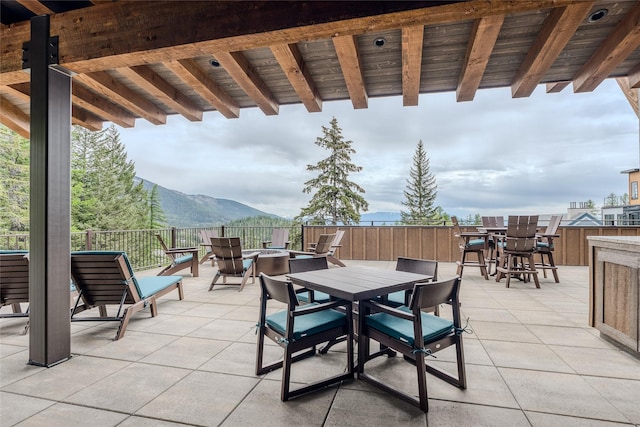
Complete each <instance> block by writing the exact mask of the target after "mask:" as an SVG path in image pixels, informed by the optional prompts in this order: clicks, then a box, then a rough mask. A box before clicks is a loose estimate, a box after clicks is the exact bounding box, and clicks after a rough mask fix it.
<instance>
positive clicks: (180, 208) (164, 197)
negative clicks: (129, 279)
mask: <svg viewBox="0 0 640 427" xmlns="http://www.w3.org/2000/svg"><path fill="white" fill-rule="evenodd" d="M136 180H138V181H142V185H143V187H144V188H145V190H147V191H149V192H151V190H152V189H153V186H154V185H156V184H154V183H153V182H150V181H147V180H146V179H143V178H139V177H136ZM158 195H159V196H160V206H161V207H162V210H163V211H164V215H165V217H166V218H167V225H170V226H172V227H201V226H213V225H220V224H225V223H227V222H229V221H233V220H236V219H241V218H247V217H253V216H271V217H274V218H277V217H278V216H277V215H273V214H268V213H266V212H262V211H260V210H258V209H254V208H252V207H251V206H247V205H244V204H242V203H239V202H236V201H233V200H228V199H216V198H214V197H210V196H205V195H203V194H195V195H193V194H185V193H181V192H179V191H175V190H170V189H168V188H165V187H161V186H160V185H158Z"/></svg>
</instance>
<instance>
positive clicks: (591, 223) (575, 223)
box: [567, 212, 602, 227]
mask: <svg viewBox="0 0 640 427" xmlns="http://www.w3.org/2000/svg"><path fill="white" fill-rule="evenodd" d="M601 225H602V221H600V220H599V219H598V218H596V217H595V216H593V214H591V213H590V212H584V213H581V214H580V215H578V216H577V217H575V218H572V219H571V221H569V223H568V224H567V227H599V226H601Z"/></svg>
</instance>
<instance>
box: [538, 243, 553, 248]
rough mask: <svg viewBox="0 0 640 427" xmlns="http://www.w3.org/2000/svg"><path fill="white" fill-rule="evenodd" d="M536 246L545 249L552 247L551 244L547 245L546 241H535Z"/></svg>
mask: <svg viewBox="0 0 640 427" xmlns="http://www.w3.org/2000/svg"><path fill="white" fill-rule="evenodd" d="M536 247H538V248H545V249H553V245H549V243H548V242H536Z"/></svg>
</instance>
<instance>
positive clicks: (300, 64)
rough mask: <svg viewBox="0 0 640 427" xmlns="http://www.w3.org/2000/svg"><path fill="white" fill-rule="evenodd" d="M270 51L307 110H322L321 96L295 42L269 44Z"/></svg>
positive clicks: (313, 111)
mask: <svg viewBox="0 0 640 427" xmlns="http://www.w3.org/2000/svg"><path fill="white" fill-rule="evenodd" d="M271 53H273V56H274V57H275V58H276V60H277V61H278V63H279V64H280V67H281V68H282V71H284V74H285V75H286V76H287V79H289V82H290V83H291V86H292V87H293V90H295V91H296V93H297V94H298V97H299V98H300V101H301V102H302V103H303V104H304V106H305V107H306V108H307V111H309V112H310V113H317V112H319V111H322V98H320V94H319V93H318V89H317V88H316V85H315V82H314V81H313V78H312V77H311V73H310V72H309V70H308V69H307V67H306V66H305V64H304V59H303V58H302V53H301V52H300V49H298V46H297V45H295V44H279V45H274V46H271Z"/></svg>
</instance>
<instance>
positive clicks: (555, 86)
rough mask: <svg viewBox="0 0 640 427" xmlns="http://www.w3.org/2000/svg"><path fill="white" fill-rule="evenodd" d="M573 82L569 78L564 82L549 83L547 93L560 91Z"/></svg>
mask: <svg viewBox="0 0 640 427" xmlns="http://www.w3.org/2000/svg"><path fill="white" fill-rule="evenodd" d="M570 84H571V82H570V81H569V80H565V81H563V82H553V83H547V93H560V92H562V90H563V89H564V88H565V87H567V86H569V85H570Z"/></svg>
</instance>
